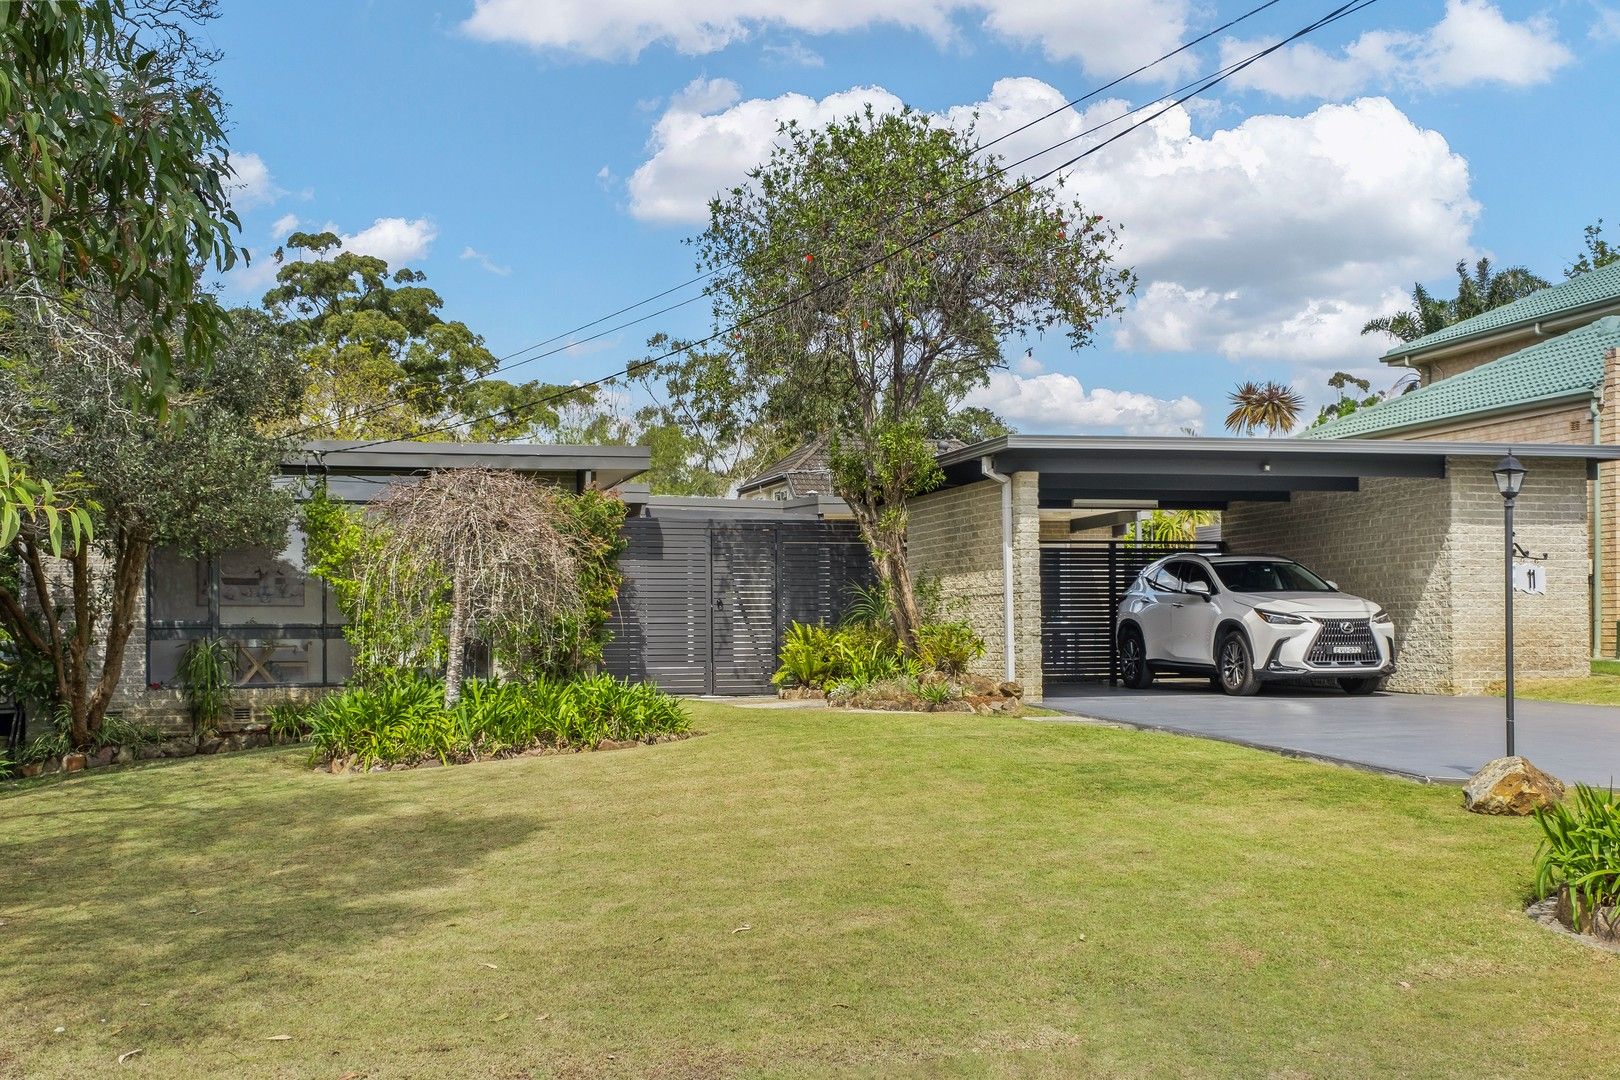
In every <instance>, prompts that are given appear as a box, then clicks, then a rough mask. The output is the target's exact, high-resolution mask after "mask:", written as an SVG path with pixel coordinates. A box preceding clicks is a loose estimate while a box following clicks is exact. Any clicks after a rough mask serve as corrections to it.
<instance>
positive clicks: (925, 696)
mask: <svg viewBox="0 0 1620 1080" xmlns="http://www.w3.org/2000/svg"><path fill="white" fill-rule="evenodd" d="M778 696H779V697H781V698H783V699H786V700H790V701H791V700H800V699H806V698H809V699H813V700H825V701H826V702H827V704H828V705H830V706H831V707H833V708H835V709H866V710H874V711H878V712H923V713H976V714H978V715H980V716H988V715H992V714H997V713H999V714H1003V715H1008V716H1019V715H1022V713H1023V698H1024V688H1023V687H1022V686H1020V685H1019V684H1017V683H1015V682H997V681H996V680H994V679H989V678H986V677H984V676H982V675H957V676H952V675H946V674H944V673H942V672H938V671H934V672H929V673H927V674H925V675H922V676H919V677H917V678H911V677H909V676H903V677H900V678H894V679H880V680H877V681H875V682H870V683H865V684H852V683H837V684H835V685H833V686H832V687H831V688H830V689H827V690H822V689H820V688H817V687H808V686H795V687H790V688H788V689H785V690H782V691H780V692H779V694H778Z"/></svg>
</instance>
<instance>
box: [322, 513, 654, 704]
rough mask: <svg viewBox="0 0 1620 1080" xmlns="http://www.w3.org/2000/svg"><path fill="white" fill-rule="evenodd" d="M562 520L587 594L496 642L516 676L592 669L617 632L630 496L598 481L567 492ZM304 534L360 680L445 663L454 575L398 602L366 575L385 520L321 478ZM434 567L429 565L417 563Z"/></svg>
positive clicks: (439, 667) (501, 659)
mask: <svg viewBox="0 0 1620 1080" xmlns="http://www.w3.org/2000/svg"><path fill="white" fill-rule="evenodd" d="M559 504H560V505H561V507H562V510H563V512H564V514H565V521H564V523H563V526H562V527H563V529H564V530H565V531H566V532H567V533H568V535H569V536H570V537H571V538H572V539H573V541H574V543H575V551H576V559H575V562H576V565H577V566H578V572H579V589H580V594H581V599H582V604H581V607H580V609H579V611H578V612H576V613H574V614H570V615H566V616H564V617H562V618H559V619H558V620H556V621H555V622H554V623H552V624H550V625H548V626H546V627H531V628H529V629H528V630H525V631H519V632H517V633H515V634H513V635H512V636H511V638H510V639H503V640H502V641H499V642H496V643H494V644H495V646H496V656H495V659H496V661H497V662H498V663H499V664H501V665H502V666H503V667H504V668H505V669H507V670H509V671H510V672H512V673H513V674H515V675H517V676H520V677H529V676H534V675H548V676H552V677H561V676H567V675H573V674H577V673H580V672H583V671H587V670H589V669H590V668H592V667H594V666H596V665H599V664H600V663H601V662H602V652H603V649H604V648H605V647H606V645H607V643H608V641H609V640H611V638H612V634H611V633H610V632H609V631H608V629H607V623H608V620H609V619H611V618H612V616H613V612H614V610H615V607H616V603H617V600H618V595H619V585H620V584H621V582H622V581H623V579H624V575H623V574H622V573H620V571H619V556H620V555H621V554H622V553H623V551H624V546H625V540H624V530H623V525H624V503H623V502H621V501H620V500H619V499H618V498H617V497H616V496H613V495H609V494H605V493H603V492H600V491H594V490H589V491H584V492H581V493H579V494H577V495H567V494H564V495H561V496H560V497H559ZM303 526H304V535H305V537H306V538H307V542H306V551H307V553H308V558H309V568H310V573H312V574H314V575H315V576H317V577H319V578H321V579H322V580H323V581H325V582H326V583H327V584H328V585H329V586H331V588H332V594H333V597H334V598H335V599H336V601H337V604H338V609H339V610H340V611H341V612H342V613H343V616H344V618H345V620H346V623H345V625H344V627H343V636H344V637H345V638H346V639H347V640H348V642H349V646H350V652H351V654H352V656H353V658H354V675H355V679H356V681H358V682H362V683H364V682H369V681H371V680H373V679H375V678H377V677H379V676H381V675H385V674H386V673H388V672H391V671H396V670H400V669H404V670H423V671H439V670H443V668H444V665H445V657H446V652H447V649H448V627H449V621H450V596H449V582H448V581H446V580H444V578H443V575H442V574H440V575H437V579H438V580H437V584H436V585H434V584H433V583H432V582H429V583H428V584H429V588H427V589H424V590H423V591H424V592H427V591H433V590H435V589H436V591H437V592H439V593H440V594H441V595H442V600H441V601H439V602H438V603H436V604H435V605H434V607H433V608H432V609H431V610H427V611H422V612H418V611H415V610H413V609H407V608H405V607H404V606H402V605H401V604H399V603H397V602H396V601H395V600H394V599H393V597H394V596H396V595H397V592H396V591H391V590H387V589H382V588H379V587H377V585H376V584H375V583H373V584H371V585H368V578H367V576H366V573H365V568H366V565H367V560H368V559H375V558H376V557H377V553H378V550H379V548H380V545H381V531H380V526H378V525H377V524H375V523H373V522H369V521H367V520H366V518H365V515H364V514H362V513H361V512H360V511H359V510H357V509H355V508H353V507H350V506H347V505H345V504H343V503H341V502H338V501H337V500H335V499H333V498H331V497H330V495H329V494H328V493H327V491H326V489H325V488H324V487H320V488H317V489H316V490H315V491H314V492H313V493H312V494H311V496H310V497H309V498H308V499H307V500H306V501H305V503H304V506H303ZM417 572H419V573H422V574H425V575H431V574H432V572H431V571H430V570H426V569H422V570H419V571H417Z"/></svg>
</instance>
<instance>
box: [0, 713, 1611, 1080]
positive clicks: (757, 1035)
mask: <svg viewBox="0 0 1620 1080" xmlns="http://www.w3.org/2000/svg"><path fill="white" fill-rule="evenodd" d="M693 711H694V713H695V715H696V717H697V726H698V727H699V728H700V729H703V730H705V731H708V732H709V733H710V734H708V735H707V736H705V737H702V738H695V739H691V740H688V741H685V742H680V743H673V744H668V745H663V746H657V747H642V748H636V749H631V750H624V751H615V752H611V753H597V754H580V755H570V756H563V757H539V758H522V759H516V760H511V761H503V762H493V763H487V764H480V765H471V766H465V767H459V768H450V769H429V770H420V771H415V772H402V773H385V774H372V775H365V776H348V777H333V776H328V775H324V774H316V773H314V772H311V771H309V770H308V769H306V768H304V767H303V758H302V755H301V754H300V753H299V752H298V751H296V750H279V751H264V752H257V753H251V754H241V755H236V756H226V757H218V758H206V759H205V758H196V759H190V760H186V761H182V762H177V763H168V764H156V765H152V766H148V767H142V768H138V769H132V770H125V771H116V772H109V773H103V774H99V775H92V776H88V777H82V778H74V779H71V780H67V781H65V782H55V783H44V784H40V783H36V784H33V785H32V786H27V787H23V788H20V789H17V788H13V789H11V790H9V791H8V792H7V793H6V794H4V795H0V818H3V820H4V825H3V826H0V919H3V920H4V925H3V926H0V946H3V951H0V958H3V959H0V973H3V977H0V1016H3V1017H4V1021H3V1022H0V1076H11V1075H16V1076H68V1075H73V1076H84V1075H96V1074H101V1073H106V1074H117V1075H120V1076H164V1077H168V1076H187V1077H193V1076H287V1077H331V1078H337V1077H343V1076H348V1077H351V1078H352V1077H395V1076H457V1077H459V1076H480V1077H482V1076H495V1077H524V1076H553V1075H560V1076H584V1075H604V1074H606V1075H627V1076H645V1075H658V1076H676V1077H681V1076H691V1077H706V1076H714V1075H727V1074H736V1073H742V1074H748V1075H768V1076H785V1077H797V1076H812V1075H823V1074H828V1073H838V1074H856V1075H885V1076H889V1075H912V1076H935V1075H940V1074H953V1075H971V1076H983V1075H996V1076H1000V1075H1030V1074H1035V1075H1054V1076H1073V1075H1081V1074H1085V1075H1130V1076H1143V1075H1149V1076H1153V1075H1170V1076H1211V1075H1216V1076H1221V1075H1225V1076H1244V1077H1249V1076H1282V1077H1304V1076H1356V1077H1361V1076H1367V1075H1371V1074H1384V1075H1404V1076H1455V1075H1468V1074H1479V1075H1522V1076H1549V1075H1563V1076H1595V1075H1613V1071H1614V1069H1615V1062H1616V1060H1617V1057H1620V1028H1617V1027H1616V1025H1615V1022H1614V1003H1615V1002H1616V1001H1620V956H1615V955H1611V954H1607V953H1603V952H1599V951H1596V950H1593V949H1589V948H1586V947H1584V946H1582V945H1579V944H1577V943H1574V942H1571V941H1569V940H1567V939H1565V938H1562V937H1560V936H1558V935H1555V934H1553V933H1550V932H1548V931H1546V930H1544V929H1541V928H1539V927H1537V926H1535V925H1534V924H1532V923H1531V922H1530V921H1529V920H1528V919H1526V918H1525V917H1524V916H1523V914H1522V913H1521V906H1522V903H1523V900H1524V898H1525V895H1526V891H1527V888H1528V885H1529V873H1528V871H1529V859H1530V855H1531V852H1532V850H1533V849H1534V847H1535V832H1534V830H1535V826H1534V824H1533V823H1531V822H1529V821H1525V820H1501V819H1490V818H1482V817H1476V816H1472V815H1468V814H1465V813H1463V812H1462V811H1461V810H1460V808H1459V795H1458V792H1457V790H1456V789H1454V788H1441V787H1421V786H1418V785H1415V784H1409V783H1406V782H1403V781H1397V780H1390V779H1385V778H1381V777H1376V776H1370V775H1366V774H1362V773H1358V772H1353V771H1349V770H1343V769H1334V768H1330V767H1326V766H1319V765H1314V764H1309V763H1305V762H1299V761H1292V760H1288V759H1285V758H1281V757H1276V756H1272V755H1268V754H1264V753H1260V752H1256V751H1250V750H1245V749H1242V748H1238V747H1233V746H1228V745H1225V744H1221V743H1217V742H1212V741H1208V740H1202V739H1188V738H1179V737H1176V736H1171V735H1161V734H1152V733H1143V732H1134V731H1121V730H1115V729H1111V728H1105V727H1094V726H1085V725H1077V724H1065V723H1050V722H1037V721H1032V720H1019V719H1005V718H985V717H973V716H958V715H934V716H909V715H893V716H879V715H871V714H847V713H832V712H825V711H819V710H742V709H737V708H731V707H726V706H721V705H715V704H708V703H697V704H694V705H693ZM57 1028H62V1029H64V1030H62V1031H61V1032H60V1033H58V1032H57V1031H56V1029H57ZM278 1035H287V1036H291V1038H289V1039H277V1040H272V1039H271V1037H272V1036H278ZM137 1048H139V1049H140V1050H141V1051H142V1053H141V1054H140V1055H139V1056H137V1057H134V1058H131V1059H129V1060H128V1061H127V1062H126V1063H125V1064H123V1065H121V1066H120V1065H117V1064H115V1062H116V1059H117V1057H118V1055H119V1054H121V1053H124V1052H127V1051H130V1050H134V1049H137Z"/></svg>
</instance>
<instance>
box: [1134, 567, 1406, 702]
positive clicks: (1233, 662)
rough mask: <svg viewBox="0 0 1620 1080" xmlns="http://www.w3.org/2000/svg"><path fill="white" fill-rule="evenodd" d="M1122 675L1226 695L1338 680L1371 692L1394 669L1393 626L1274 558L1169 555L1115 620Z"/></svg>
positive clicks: (1354, 690)
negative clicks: (1197, 685) (1178, 679)
mask: <svg viewBox="0 0 1620 1080" xmlns="http://www.w3.org/2000/svg"><path fill="white" fill-rule="evenodd" d="M1115 632H1116V634H1117V635H1118V643H1119V671H1120V674H1121V676H1123V678H1124V680H1125V685H1127V686H1130V687H1133V688H1135V689H1138V690H1141V689H1145V688H1147V687H1148V686H1151V685H1152V684H1153V677H1154V676H1155V675H1157V674H1177V675H1206V676H1208V677H1209V678H1210V681H1211V682H1213V683H1214V684H1215V685H1217V686H1219V687H1220V688H1221V689H1222V690H1224V691H1226V693H1228V694H1235V695H1247V694H1253V693H1255V692H1256V691H1258V690H1259V689H1260V684H1261V683H1263V682H1274V681H1280V680H1305V679H1312V680H1320V679H1323V678H1330V679H1336V680H1337V681H1338V683H1339V685H1340V686H1341V687H1342V688H1343V689H1344V690H1345V691H1346V692H1347V693H1351V694H1371V693H1373V692H1375V691H1377V690H1378V689H1380V688H1381V687H1382V686H1383V685H1384V680H1385V679H1387V678H1388V677H1389V675H1390V674H1391V673H1392V672H1394V670H1395V624H1394V623H1393V622H1391V620H1390V617H1389V613H1388V612H1386V611H1384V610H1383V609H1382V608H1380V607H1379V606H1378V605H1377V604H1374V603H1372V602H1371V601H1368V600H1363V599H1362V598H1361V597H1359V596H1351V595H1350V594H1348V593H1342V592H1340V591H1339V589H1338V586H1336V585H1335V584H1333V582H1331V581H1324V580H1323V579H1322V578H1319V577H1317V576H1316V575H1315V574H1313V573H1311V572H1310V571H1309V570H1307V569H1305V568H1304V567H1303V566H1301V565H1300V564H1299V563H1297V562H1294V561H1293V560H1291V559H1281V558H1277V557H1275V556H1271V555H1208V556H1205V555H1192V554H1183V555H1171V556H1169V557H1168V558H1164V559H1160V560H1159V561H1158V562H1156V563H1154V564H1153V565H1151V566H1149V567H1148V568H1147V569H1146V570H1143V571H1142V573H1141V574H1140V575H1138V577H1137V579H1136V581H1135V583H1134V584H1132V585H1131V587H1130V589H1129V590H1127V591H1126V593H1125V598H1124V600H1123V601H1122V602H1121V603H1120V605H1119V611H1118V612H1117V613H1116V617H1115Z"/></svg>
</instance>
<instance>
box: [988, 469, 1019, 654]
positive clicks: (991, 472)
mask: <svg viewBox="0 0 1620 1080" xmlns="http://www.w3.org/2000/svg"><path fill="white" fill-rule="evenodd" d="M979 471H980V472H982V473H984V475H985V478H986V479H989V480H994V481H995V482H996V483H998V484H1000V485H1001V632H1002V649H1001V652H1002V656H1003V657H1004V658H1005V660H1006V663H1005V665H1004V667H1005V672H1004V675H1003V678H1005V679H1006V681H1007V682H1015V681H1017V673H1018V664H1017V661H1016V659H1015V658H1014V656H1013V520H1012V477H1010V476H1008V475H1007V474H1006V473H1002V472H997V471H996V459H995V455H993V454H985V455H984V456H983V457H981V458H979Z"/></svg>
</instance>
